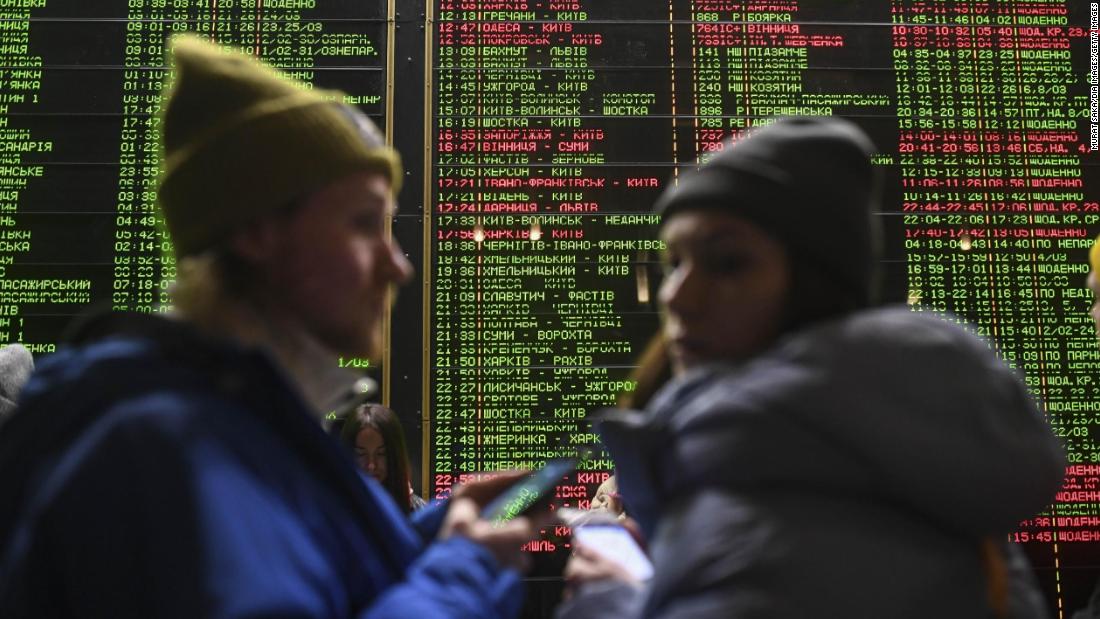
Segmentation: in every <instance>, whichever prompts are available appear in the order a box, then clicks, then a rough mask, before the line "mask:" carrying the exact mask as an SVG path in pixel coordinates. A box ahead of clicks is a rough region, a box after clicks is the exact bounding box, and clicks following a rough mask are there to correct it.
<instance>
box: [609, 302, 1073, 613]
mask: <svg viewBox="0 0 1100 619" xmlns="http://www.w3.org/2000/svg"><path fill="white" fill-rule="evenodd" d="M599 429H600V432H601V434H602V436H603V438H604V440H605V443H606V445H607V446H608V448H609V449H610V451H611V454H612V455H613V457H614V459H615V463H616V466H617V471H618V476H619V486H620V490H621V493H622V494H623V497H624V501H625V502H626V504H627V508H628V510H629V511H630V513H631V514H632V515H634V516H635V517H636V518H637V519H638V520H639V522H640V523H641V525H642V527H643V529H644V530H645V532H646V534H647V536H648V538H649V539H650V542H651V548H652V554H653V562H654V564H655V565H656V575H655V577H654V580H653V582H652V583H651V585H650V587H649V588H648V591H647V592H646V593H645V594H644V595H643V597H644V600H642V601H641V602H635V603H636V604H638V606H639V608H635V609H634V611H633V612H636V613H638V614H640V615H641V616H645V617H692V618H696V619H705V618H709V617H715V618H717V617H722V618H726V617H729V618H736V619H750V618H752V619H755V618H763V617H767V618H772V619H774V618H784V619H795V618H804V617H844V618H845V619H859V618H867V619H872V618H874V619H881V618H882V617H891V618H912V619H927V618H929V617H936V618H937V619H952V618H958V619H963V618H965V619H975V618H981V617H992V616H993V613H992V611H991V606H990V600H989V597H988V583H987V580H986V572H985V570H984V569H983V565H982V557H981V550H980V549H981V544H982V540H983V539H991V538H992V539H995V540H1001V539H1005V537H1006V536H1007V534H1008V533H1009V532H1010V531H1012V530H1014V528H1015V527H1016V526H1017V525H1018V523H1019V521H1020V520H1022V519H1025V518H1028V517H1030V516H1032V515H1034V514H1035V513H1036V512H1038V511H1040V510H1042V509H1043V508H1044V507H1046V506H1047V505H1048V504H1049V502H1050V501H1051V500H1052V499H1053V497H1054V493H1055V492H1056V491H1057V490H1058V488H1059V486H1060V483H1061V480H1062V476H1063V472H1064V460H1063V455H1062V450H1061V447H1060V445H1059V443H1058V442H1057V440H1056V439H1055V438H1054V435H1053V433H1052V431H1051V429H1050V428H1049V427H1048V425H1047V424H1046V422H1045V421H1044V419H1043V417H1042V415H1041V414H1040V413H1039V412H1038V411H1037V409H1036V407H1035V404H1034V402H1033V400H1032V396H1031V395H1030V394H1029V393H1028V391H1027V390H1026V389H1025V387H1024V385H1023V383H1022V381H1021V380H1020V379H1019V378H1018V377H1017V376H1016V375H1015V374H1014V373H1013V372H1012V371H1011V370H1010V369H1009V368H1008V367H1006V366H1005V365H1004V364H1003V363H1002V362H1001V361H1000V360H999V359H998V358H997V356H996V355H995V354H994V353H993V351H992V350H990V348H989V346H988V344H987V343H986V342H984V341H982V340H980V339H978V338H977V337H974V336H973V335H971V334H970V333H969V332H967V331H966V330H964V329H963V328H961V327H959V326H957V325H955V324H952V323H949V322H947V321H946V320H944V319H941V318H939V317H936V316H933V315H930V314H924V313H915V312H911V311H909V310H908V309H906V308H889V309H878V310H872V311H867V312H862V313H858V314H854V315H851V316H848V317H846V318H844V319H841V320H837V321H833V322H829V323H827V324H822V325H819V326H816V327H813V328H810V329H807V330H805V331H803V332H801V333H797V334H794V335H793V336H791V337H788V338H786V339H785V340H784V341H782V342H780V343H779V344H778V345H777V346H775V347H774V348H773V349H771V350H770V351H769V352H767V353H765V354H763V355H761V356H759V357H758V358H756V359H754V360H753V361H751V362H749V363H747V364H745V365H743V366H740V367H711V368H706V369H702V370H700V371H696V372H694V373H692V374H690V375H688V376H685V377H684V378H683V379H682V380H680V381H678V382H674V383H673V384H671V385H669V386H668V387H667V388H666V389H665V390H663V391H662V393H660V394H658V395H657V396H656V398H655V400H654V402H653V404H652V406H651V407H650V410H649V411H648V412H647V413H644V414H642V413H629V412H619V413H616V414H611V415H609V416H608V417H607V418H606V420H605V421H603V422H602V424H600V426H599ZM1016 584H1017V585H1018V584H1019V583H1016ZM1024 586H1028V585H1027V583H1026V578H1025V583H1024ZM1012 595H1013V597H1014V599H1015V598H1017V597H1019V596H1021V595H1022V596H1023V598H1024V599H1026V600H1029V602H1028V603H1032V604H1034V603H1037V602H1038V600H1039V599H1040V598H1039V597H1038V596H1037V595H1036V594H1035V591H1034V590H1032V591H1028V592H1023V593H1021V592H1018V591H1014V592H1013V593H1012ZM595 604H596V605H597V606H599V605H604V606H605V608H606V607H608V605H610V606H613V605H614V604H609V603H608V602H607V601H603V602H595ZM627 606H629V604H627ZM642 607H644V608H642ZM1038 612H1040V613H1041V612H1042V611H1041V609H1040V610H1039V611H1038Z"/></svg>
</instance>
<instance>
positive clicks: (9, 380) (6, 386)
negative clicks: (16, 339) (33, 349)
mask: <svg viewBox="0 0 1100 619" xmlns="http://www.w3.org/2000/svg"><path fill="white" fill-rule="evenodd" d="M33 371H34V357H32V356H31V353H30V351H28V350H27V349H26V348H24V347H23V346H22V345H21V344H8V345H6V346H4V347H3V348H0V425H3V423H4V420H6V419H7V418H8V417H10V416H11V415H12V414H13V413H14V412H15V408H16V405H17V404H18V402H19V392H20V391H22V390H23V385H25V384H26V383H27V380H28V379H30V377H31V372H33Z"/></svg>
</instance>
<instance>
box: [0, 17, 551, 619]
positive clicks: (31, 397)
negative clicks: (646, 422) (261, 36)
mask: <svg viewBox="0 0 1100 619" xmlns="http://www.w3.org/2000/svg"><path fill="white" fill-rule="evenodd" d="M171 48H172V59H171V61H172V65H173V66H172V72H171V73H172V75H174V82H173V84H172V87H171V90H170V92H169V93H168V95H167V101H166V104H165V106H164V109H163V114H162V115H161V116H160V117H158V120H159V121H160V122H159V127H160V129H161V136H162V145H163V148H164V164H163V167H162V176H161V178H160V183H159V187H158V192H157V200H158V205H159V208H160V211H161V213H162V215H163V217H164V223H165V224H166V227H167V231H168V234H169V235H170V237H171V240H172V244H173V248H174V251H175V255H176V260H177V266H178V279H177V282H176V286H175V289H174V290H173V293H172V294H173V301H174V305H175V312H174V313H173V314H172V315H170V316H160V315H148V314H146V315H127V314H109V315H104V316H98V317H92V318H90V319H88V320H87V321H86V322H85V323H84V324H83V325H81V326H80V327H79V328H77V329H76V330H75V332H74V334H73V336H72V338H71V340H70V343H69V344H68V345H67V346H66V347H65V348H64V349H63V350H61V351H59V352H58V353H57V354H55V355H53V356H51V357H48V358H46V359H44V360H42V361H41V363H40V365H39V368H38V371H37V372H36V373H35V375H34V377H33V378H32V380H31V382H30V383H29V384H28V386H27V388H26V389H25V390H24V397H23V400H22V402H21V413H20V414H17V415H15V416H14V417H13V418H12V419H11V421H10V422H9V423H7V424H5V426H4V427H3V429H2V430H0V535H2V537H0V616H3V617H4V618H5V619H23V618H34V619H43V618H55V617H82V618H93V619H95V618H108V617H110V618H116V617H142V618H169V617H179V618H183V617H205V618H209V619H233V618H245V617H247V618H250V619H259V618H263V617H271V618H274V617H295V618H298V619H306V618H317V619H320V618H325V619H335V618H352V617H355V618H358V619H365V618H373V617H386V618H394V617H396V618H400V617H415V618H418V619H421V618H425V617H499V618H503V617H511V616H514V615H515V614H516V612H517V611H518V609H519V608H520V605H521V603H522V598H523V589H522V582H521V579H520V574H519V572H518V571H517V570H516V569H514V568H516V567H519V566H521V565H522V563H523V561H524V557H523V555H522V553H521V552H520V547H521V545H522V544H523V543H524V542H526V541H527V540H529V539H531V538H532V537H533V536H534V533H535V530H536V528H535V523H534V522H532V521H531V520H530V519H528V518H518V519H516V520H512V521H510V522H508V523H506V524H504V525H502V526H494V525H493V524H492V523H489V522H487V521H485V520H483V519H481V518H480V517H479V513H480V510H481V507H482V506H483V505H484V504H485V503H487V502H488V501H489V500H491V499H492V497H494V496H495V495H496V494H497V493H499V491H500V490H502V489H503V488H504V487H506V486H507V485H508V484H510V483H513V482H514V481H515V477H516V476H514V475H513V476H511V477H508V476H502V477H498V478H496V479H493V480H488V481H484V482H479V483H474V484H468V485H465V486H460V487H457V488H456V489H455V492H454V494H453V498H452V500H451V501H449V502H446V503H442V504H439V505H438V506H436V507H434V508H431V509H426V510H422V511H421V512H420V513H419V514H418V516H419V517H418V518H416V519H414V520H413V521H412V522H410V521H409V519H408V518H406V517H405V515H404V514H402V513H401V511H400V510H399V509H398V508H397V507H396V506H395V505H394V504H393V501H392V500H390V498H389V497H388V496H387V495H386V493H385V490H384V489H383V488H382V487H381V486H380V485H379V484H378V483H376V482H375V481H374V480H373V479H367V480H365V481H366V483H364V479H363V476H361V475H360V474H359V472H358V471H357V470H356V469H355V466H354V465H353V463H352V462H351V461H350V459H349V458H348V457H347V456H346V454H344V453H342V449H343V448H342V447H341V446H340V445H339V444H338V443H337V442H335V441H333V440H332V439H331V437H329V436H327V435H326V433H325V432H324V430H323V429H322V427H321V417H322V416H323V415H324V414H325V412H327V411H330V410H333V406H334V405H335V404H336V403H339V402H346V401H347V400H348V397H347V396H348V394H347V392H348V391H349V389H350V388H351V386H352V384H353V383H354V382H355V379H356V376H355V375H354V374H350V373H348V372H346V371H345V370H342V369H340V368H339V365H338V363H337V360H338V357H339V356H340V355H344V356H353V357H364V356H365V357H371V358H375V357H377V355H378V354H379V353H380V341H381V323H382V320H383V316H384V313H385V308H386V304H387V299H388V298H389V295H388V292H389V291H390V289H391V287H392V286H394V285H397V284H401V283H403V282H406V281H407V280H409V279H410V278H411V277H412V269H411V267H410V265H409V263H408V261H407V260H406V258H405V255H404V254H403V253H402V251H401V248H400V247H399V246H398V245H397V244H396V243H395V242H394V241H393V240H392V238H391V237H390V235H389V233H388V228H389V226H388V222H389V221H390V218H391V217H393V214H394V209H395V202H394V195H395V192H396V190H397V187H398V184H399V183H400V180H401V177H402V171H401V166H400V163H399V161H398V157H397V154H396V153H395V152H394V151H393V150H391V149H390V148H389V147H387V146H386V145H385V143H384V141H383V139H382V136H381V134H380V133H379V131H378V129H377V128H376V127H375V126H374V125H373V123H372V122H371V121H370V120H369V119H368V118H367V117H366V116H364V115H363V114H362V113H361V112H360V111H358V110H357V109H354V108H352V107H348V106H346V105H343V104H342V103H340V101H341V100H342V99H343V97H344V95H343V93H340V92H329V91H323V90H320V89H309V88H306V87H305V85H304V84H301V83H298V82H295V81H293V80H291V79H289V78H287V77H285V76H284V75H282V74H279V73H278V72H276V71H274V70H272V69H270V68H269V67H267V66H265V65H263V64H261V63H259V62H258V61H256V60H254V59H252V58H250V57H248V56H246V55H245V54H242V53H237V52H233V51H227V50H225V49H224V48H222V47H220V46H218V45H215V44H212V43H210V42H208V41H206V40H204V39H200V38H198V37H194V36H183V37H177V38H175V39H174V40H173V42H172V45H171Z"/></svg>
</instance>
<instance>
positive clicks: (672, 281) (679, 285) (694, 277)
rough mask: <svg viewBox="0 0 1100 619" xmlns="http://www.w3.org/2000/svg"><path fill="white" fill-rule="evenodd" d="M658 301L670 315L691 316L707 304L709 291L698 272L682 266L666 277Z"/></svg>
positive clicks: (687, 265)
mask: <svg viewBox="0 0 1100 619" xmlns="http://www.w3.org/2000/svg"><path fill="white" fill-rule="evenodd" d="M657 299H658V301H659V302H660V303H661V305H663V306H664V307H665V309H666V310H667V311H668V312H669V313H670V314H673V315H676V316H679V317H685V316H691V315H692V314H694V313H696V312H697V311H698V310H699V308H700V307H702V304H705V303H706V302H707V290H706V287H705V286H704V285H703V282H702V278H700V277H699V273H698V270H697V269H695V268H694V267H692V266H691V265H690V264H681V265H679V266H677V267H676V268H675V269H673V270H672V271H671V272H670V273H669V274H668V275H666V276H665V279H664V281H663V282H662V283H661V289H660V291H659V292H658V293H657Z"/></svg>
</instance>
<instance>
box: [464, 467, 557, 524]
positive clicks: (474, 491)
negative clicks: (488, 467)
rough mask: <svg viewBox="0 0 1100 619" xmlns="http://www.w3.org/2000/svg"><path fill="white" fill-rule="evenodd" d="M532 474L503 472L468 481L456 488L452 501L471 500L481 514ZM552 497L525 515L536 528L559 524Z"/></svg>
mask: <svg viewBox="0 0 1100 619" xmlns="http://www.w3.org/2000/svg"><path fill="white" fill-rule="evenodd" d="M530 474H531V471H526V470H516V471H502V472H499V473H493V474H492V475H485V476H482V477H480V478H478V479H475V480H473V481H466V482H463V483H461V484H459V485H457V486H455V487H454V490H453V491H452V492H451V498H452V500H455V499H470V500H472V501H473V502H474V503H475V504H476V505H477V508H478V511H479V512H480V511H481V510H482V509H485V506H486V505H488V504H489V503H491V502H492V501H493V499H495V498H497V496H498V495H500V493H502V492H504V491H505V490H507V489H508V488H510V487H511V486H512V485H513V484H515V483H517V482H518V481H520V480H521V479H523V478H524V477H526V476H528V475H530ZM550 501H551V497H548V498H546V499H543V500H540V501H538V502H537V503H535V504H534V505H532V506H531V507H530V508H528V509H527V512H526V513H525V514H524V516H526V517H527V518H528V519H529V520H531V522H532V523H533V526H534V527H535V528H543V527H547V526H549V525H551V524H553V523H556V522H558V518H557V516H556V515H555V514H554V513H553V511H554V507H553V505H551V503H550Z"/></svg>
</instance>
